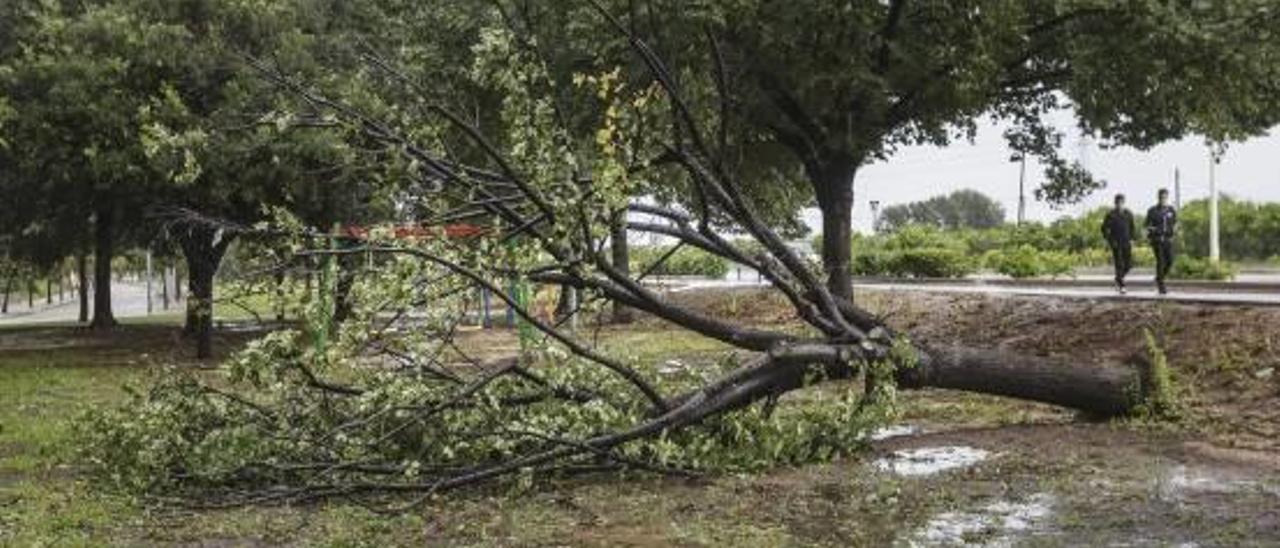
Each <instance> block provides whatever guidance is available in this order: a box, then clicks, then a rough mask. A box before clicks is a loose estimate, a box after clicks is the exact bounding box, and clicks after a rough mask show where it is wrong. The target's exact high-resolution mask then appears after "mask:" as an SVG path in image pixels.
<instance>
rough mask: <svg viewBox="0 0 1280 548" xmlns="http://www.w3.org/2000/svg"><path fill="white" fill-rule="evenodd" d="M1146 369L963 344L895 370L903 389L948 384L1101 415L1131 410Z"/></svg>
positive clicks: (1140, 391) (933, 352)
mask: <svg viewBox="0 0 1280 548" xmlns="http://www.w3.org/2000/svg"><path fill="white" fill-rule="evenodd" d="M1135 365H1139V364H1135ZM1144 373H1145V372H1144V370H1143V369H1142V368H1141V367H1137V366H1130V367H1125V366H1118V365H1091V364H1082V363H1078V362H1072V361H1065V360H1058V359H1049V358H1040V357H1036V356H1026V355H1022V354H1016V353H1012V352H1007V351H999V350H985V349H982V350H980V349H973V348H962V347H956V346H951V347H943V348H930V349H928V350H927V351H926V352H925V353H924V354H923V355H921V356H920V360H919V363H917V364H915V366H914V367H911V368H905V369H901V370H899V372H898V375H897V381H898V385H899V386H901V387H902V388H908V389H910V388H947V389H952V390H964V391H967V392H977V393H980V394H991V395H996V396H1006V397H1010V398H1018V399H1022V400H1029V401H1037V402H1042V403H1048V404H1053V405H1060V406H1062V407H1067V408H1070V409H1077V410H1080V411H1084V412H1087V413H1089V414H1092V415H1096V416H1100V417H1114V416H1118V415H1123V414H1125V413H1128V412H1130V411H1131V410H1132V409H1133V406H1134V405H1135V404H1136V403H1138V402H1139V400H1140V398H1141V397H1142V395H1143V390H1144V384H1143V382H1144V381H1143V375H1144Z"/></svg>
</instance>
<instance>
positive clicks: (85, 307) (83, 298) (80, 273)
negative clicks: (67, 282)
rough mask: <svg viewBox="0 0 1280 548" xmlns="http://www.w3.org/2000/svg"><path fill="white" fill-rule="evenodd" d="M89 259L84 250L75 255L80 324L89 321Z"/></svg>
mask: <svg viewBox="0 0 1280 548" xmlns="http://www.w3.org/2000/svg"><path fill="white" fill-rule="evenodd" d="M88 263H89V259H88V258H87V257H85V252H84V250H80V252H79V253H77V254H76V276H77V277H79V279H80V281H79V285H78V287H76V291H78V292H79V293H80V323H85V322H88V321H89V265H88Z"/></svg>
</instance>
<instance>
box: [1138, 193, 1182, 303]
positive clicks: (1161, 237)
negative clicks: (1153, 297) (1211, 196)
mask: <svg viewBox="0 0 1280 548" xmlns="http://www.w3.org/2000/svg"><path fill="white" fill-rule="evenodd" d="M1156 199H1157V202H1158V203H1157V204H1156V205H1154V206H1152V207H1151V209H1149V210H1147V222H1146V226H1147V240H1148V241H1150V242H1151V250H1152V251H1154V252H1155V255H1156V287H1157V288H1159V290H1160V294H1161V295H1165V294H1167V293H1169V290H1168V289H1167V288H1165V285H1164V278H1165V276H1167V275H1168V274H1169V269H1170V268H1171V267H1173V236H1174V234H1176V232H1177V229H1178V212H1177V210H1175V209H1173V206H1171V205H1169V189H1167V188H1162V189H1160V192H1159V193H1157V194H1156Z"/></svg>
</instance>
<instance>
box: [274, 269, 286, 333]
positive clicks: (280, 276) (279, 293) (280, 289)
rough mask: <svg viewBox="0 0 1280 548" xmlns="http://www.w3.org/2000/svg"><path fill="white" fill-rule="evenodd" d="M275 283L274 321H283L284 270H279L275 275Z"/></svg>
mask: <svg viewBox="0 0 1280 548" xmlns="http://www.w3.org/2000/svg"><path fill="white" fill-rule="evenodd" d="M275 283H276V322H279V323H283V322H284V309H285V302H284V297H285V296H284V271H283V270H279V271H277V272H276V276H275Z"/></svg>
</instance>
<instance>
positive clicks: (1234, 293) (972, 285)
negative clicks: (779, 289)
mask: <svg viewBox="0 0 1280 548" xmlns="http://www.w3.org/2000/svg"><path fill="white" fill-rule="evenodd" d="M657 282H658V283H660V284H661V285H663V286H665V287H666V288H668V289H669V290H670V291H671V292H673V293H679V292H684V291H696V290H699V289H732V288H740V287H762V286H764V285H765V283H764V282H759V281H756V279H755V277H754V276H751V277H748V278H745V279H742V280H739V279H737V278H736V276H732V275H731V276H730V278H729V279H725V280H711V279H707V278H685V277H668V278H664V279H662V280H657ZM1169 285H1170V292H1169V294H1168V295H1160V294H1158V293H1156V291H1155V288H1154V287H1153V286H1152V284H1151V282H1150V281H1149V280H1144V279H1142V278H1133V279H1132V281H1131V282H1130V290H1129V293H1128V294H1127V295H1119V294H1118V293H1117V292H1116V290H1115V289H1114V288H1113V287H1112V286H1111V281H1110V279H1109V278H1107V277H1105V276H1088V275H1086V276H1080V277H1078V278H1076V279H1070V278H1066V279H1059V280H1011V279H1009V278H996V277H979V278H966V279H963V280H910V279H908V280H895V279H890V278H879V279H862V280H855V281H854V287H856V288H858V289H867V290H872V291H923V292H936V293H971V294H991V295H1017V296H1034V297H1060V298H1072V299H1108V300H1112V299H1114V300H1121V299H1128V300H1161V301H1171V302H1181V303H1201V304H1224V305H1260V306H1280V277H1277V276H1275V275H1271V274H1263V275H1255V276H1251V277H1249V278H1247V279H1240V280H1238V281H1237V283H1230V282H1194V281H1182V282H1170V284H1169Z"/></svg>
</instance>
